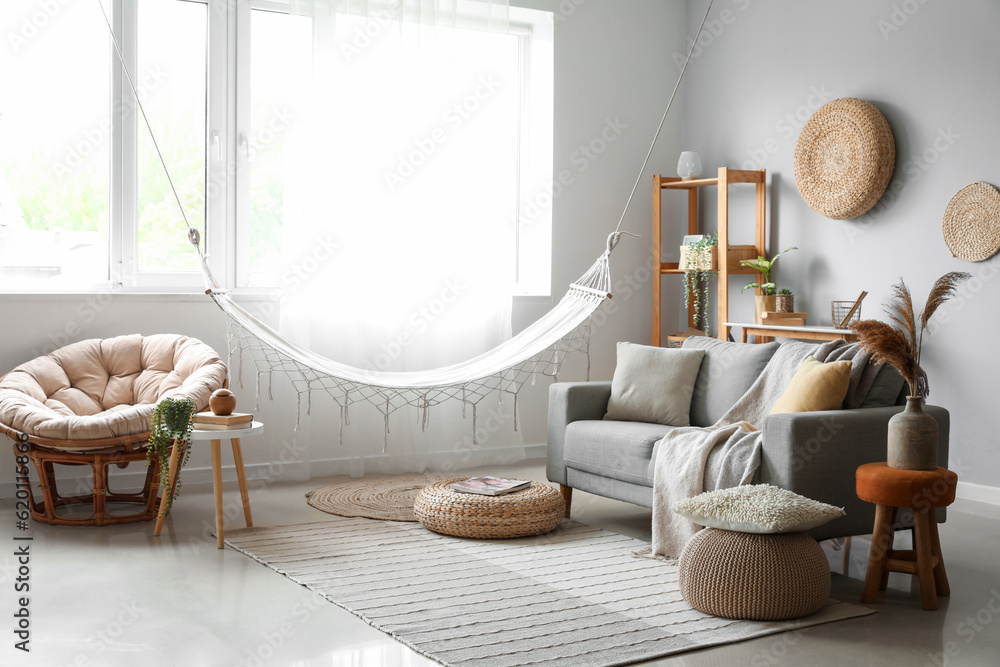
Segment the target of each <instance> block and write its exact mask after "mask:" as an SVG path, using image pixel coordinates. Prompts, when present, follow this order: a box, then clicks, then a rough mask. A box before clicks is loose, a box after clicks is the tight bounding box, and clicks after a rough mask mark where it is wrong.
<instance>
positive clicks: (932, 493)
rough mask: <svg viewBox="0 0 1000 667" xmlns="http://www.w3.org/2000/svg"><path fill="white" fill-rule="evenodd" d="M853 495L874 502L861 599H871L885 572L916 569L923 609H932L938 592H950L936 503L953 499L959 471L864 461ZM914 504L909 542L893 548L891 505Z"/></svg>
mask: <svg viewBox="0 0 1000 667" xmlns="http://www.w3.org/2000/svg"><path fill="white" fill-rule="evenodd" d="M856 480H857V493H858V498H860V499H861V500H867V501H868V502H870V503H875V504H876V505H877V508H876V510H875V530H874V532H873V534H872V550H871V555H870V556H869V557H868V573H867V575H866V576H865V587H864V589H863V591H862V593H861V601H862V602H864V603H866V604H871V603H872V602H875V598H876V596H877V595H878V592H879V591H884V590H885V589H886V586H887V585H888V583H889V573H890V572H902V573H905V574H912V575H916V576H917V577H918V579H919V580H920V598H921V601H922V602H923V607H924V609H937V606H938V602H937V596H938V595H944V596H947V595H950V594H951V588H950V587H949V586H948V575H947V574H946V573H945V570H944V558H942V556H941V542H940V540H939V539H938V528H937V512H936V511H935V510H936V508H938V507H947V506H948V505H950V504H952V503H953V502H954V501H955V487H956V485H957V484H958V475H956V474H955V473H953V472H952V471H950V470H948V469H947V468H937V469H936V470H900V469H898V468H890V467H889V466H888V464H886V463H867V464H865V465H863V466H861V467H860V468H858V472H857V476H856ZM900 507H910V508H912V509H913V543H914V548H913V549H909V550H905V551H899V550H894V549H893V548H892V540H893V536H894V534H895V527H896V510H897V509H898V508H900Z"/></svg>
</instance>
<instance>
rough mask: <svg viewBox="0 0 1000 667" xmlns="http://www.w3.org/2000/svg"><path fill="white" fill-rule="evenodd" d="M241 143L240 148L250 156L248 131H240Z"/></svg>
mask: <svg viewBox="0 0 1000 667" xmlns="http://www.w3.org/2000/svg"><path fill="white" fill-rule="evenodd" d="M239 145H240V150H241V151H243V155H245V156H247V157H250V142H249V141H247V133H246V132H240V140H239Z"/></svg>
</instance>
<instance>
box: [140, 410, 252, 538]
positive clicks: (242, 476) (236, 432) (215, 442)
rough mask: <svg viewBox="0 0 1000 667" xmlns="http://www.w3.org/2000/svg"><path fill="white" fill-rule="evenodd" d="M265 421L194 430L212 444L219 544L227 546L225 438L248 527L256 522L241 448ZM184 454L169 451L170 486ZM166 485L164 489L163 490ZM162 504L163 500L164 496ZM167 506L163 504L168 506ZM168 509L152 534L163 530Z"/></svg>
mask: <svg viewBox="0 0 1000 667" xmlns="http://www.w3.org/2000/svg"><path fill="white" fill-rule="evenodd" d="M263 431H264V425H263V424H262V423H260V422H257V421H255V422H253V424H252V425H251V426H250V428H237V429H228V430H225V431H202V430H198V429H195V430H193V431H191V441H192V442H204V441H205V440H208V441H209V442H210V443H211V446H212V482H213V486H214V487H215V534H216V535H217V536H218V547H219V548H220V549H222V548H223V546H225V544H224V540H223V529H224V518H225V517H224V514H223V511H222V441H223V440H229V441H230V442H231V443H232V447H233V462H234V463H235V464H236V479H237V480H238V481H239V483H240V495H241V496H242V498H243V518H244V519H245V520H246V524H247V527H248V528H249V527H250V526H252V525H253V517H252V516H251V514H250V494H249V493H248V492H247V477H246V473H245V472H244V470H243V450H242V449H241V448H240V439H241V438H247V437H250V436H254V435H259V434H260V433H263ZM183 455H184V452H183V448H182V447H174V449H173V451H172V452H171V454H170V479H169V485H170V488H171V489H173V488H176V486H177V469H178V467H179V464H180V461H181V459H182V457H183ZM165 492H166V489H164V493H165ZM160 504H161V506H162V505H163V500H162V496H161V500H160ZM165 509H166V508H164V510H165ZM166 516H167V513H166V511H163V510H161V511H160V514H159V516H158V517H157V518H156V527H155V528H154V529H153V535H154V536H157V535H159V534H160V530H161V529H162V528H163V520H164V519H165V518H166Z"/></svg>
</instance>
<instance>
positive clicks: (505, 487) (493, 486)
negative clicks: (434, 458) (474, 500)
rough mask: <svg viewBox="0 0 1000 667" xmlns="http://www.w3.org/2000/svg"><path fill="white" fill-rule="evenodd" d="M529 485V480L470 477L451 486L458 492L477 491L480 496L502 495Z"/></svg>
mask: <svg viewBox="0 0 1000 667" xmlns="http://www.w3.org/2000/svg"><path fill="white" fill-rule="evenodd" d="M529 486H531V480H527V479H505V478H503V477H472V478H470V479H467V480H465V481H464V482H455V483H454V484H452V485H451V488H452V489H454V490H455V491H458V492H459V493H478V494H479V495H482V496H502V495H503V494H505V493H512V492H514V491H520V490H521V489H526V488H528V487H529Z"/></svg>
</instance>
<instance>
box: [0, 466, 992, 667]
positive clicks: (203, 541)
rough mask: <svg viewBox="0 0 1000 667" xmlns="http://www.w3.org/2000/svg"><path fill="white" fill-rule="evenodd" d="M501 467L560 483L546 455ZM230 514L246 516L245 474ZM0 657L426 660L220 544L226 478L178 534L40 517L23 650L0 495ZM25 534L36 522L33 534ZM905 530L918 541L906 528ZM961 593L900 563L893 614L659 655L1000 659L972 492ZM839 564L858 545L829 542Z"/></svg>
mask: <svg viewBox="0 0 1000 667" xmlns="http://www.w3.org/2000/svg"><path fill="white" fill-rule="evenodd" d="M490 472H493V473H497V472H499V473H503V474H509V475H520V476H525V477H530V478H532V479H536V480H539V481H544V476H545V475H544V465H543V464H542V462H540V461H531V462H527V463H525V464H521V465H517V466H508V467H502V468H491V469H490ZM328 481H329V480H322V479H317V480H311V481H309V482H300V483H290V484H274V485H270V486H267V487H266V488H263V489H259V490H257V491H256V492H255V493H254V494H253V495H252V498H251V502H252V507H253V513H254V523H255V524H256V525H258V526H266V525H279V524H289V523H300V522H306V521H323V520H326V519H327V518H330V517H329V515H327V514H324V513H322V512H320V511H318V510H315V509H313V508H312V507H309V506H308V505H307V504H306V502H305V498H304V495H305V493H306V492H307V491H309V490H311V489H314V488H316V487H318V486H322V485H323V484H324V483H327V482H328ZM225 487H226V490H225V493H226V510H227V512H228V513H230V516H231V519H230V520H229V521H228V522H227V526H228V527H238V526H240V525H242V515H241V514H240V513H239V508H240V504H239V492H238V491H237V489H236V487H235V482H227V483H226V485H225ZM0 517H6V518H4V519H2V520H0V526H2V527H0V553H2V554H3V555H2V556H0V618H3V619H4V620H3V621H0V637H2V638H3V639H2V647H0V665H4V666H7V665H11V666H13V665H45V666H46V667H48V666H53V667H55V666H62V665H67V666H68V665H74V666H81V667H82V666H87V665H101V666H103V665H128V666H130V667H131V666H139V665H142V666H145V665H182V666H185V667H199V666H202V665H206V666H215V665H227V666H228V665H246V666H248V667H255V666H260V665H282V666H285V665H288V666H291V665H300V666H307V665H308V666H314V665H323V666H324V667H369V666H371V667H377V666H380V665H392V666H400V667H411V666H413V667H416V666H424V665H436V664H438V663H436V662H434V661H431V660H428V659H427V658H424V657H422V656H420V655H418V654H416V653H414V652H413V651H411V650H410V649H408V648H407V647H405V646H403V645H402V644H400V643H399V642H397V641H395V640H393V639H392V638H391V637H389V636H388V635H385V634H383V633H382V632H380V631H378V630H375V629H374V628H372V627H370V626H368V625H367V624H365V623H364V622H363V621H361V620H360V619H358V618H356V617H355V616H353V615H351V614H350V613H348V612H346V611H343V610H341V609H340V608H338V607H336V606H334V605H332V604H330V603H328V602H326V601H324V600H322V599H319V598H317V596H315V595H314V594H312V593H310V592H309V591H308V590H306V589H304V588H302V587H300V586H298V585H297V584H294V583H292V582H291V581H289V580H287V579H285V578H284V577H282V576H281V575H279V574H277V573H275V572H273V571H271V570H269V569H268V568H266V567H264V566H263V565H260V564H259V563H256V562H255V561H253V560H251V559H250V558H248V557H246V556H243V555H242V554H239V553H237V552H235V551H233V550H231V549H228V548H227V549H225V550H222V551H220V550H218V549H216V547H215V539H214V538H213V537H211V536H210V535H209V532H208V531H209V530H210V529H211V528H212V527H213V526H214V519H213V498H212V491H211V487H205V486H202V487H193V486H192V487H190V488H187V489H185V491H184V494H183V495H182V496H181V497H180V498H179V499H178V501H177V504H176V506H175V508H174V510H173V512H172V514H171V517H170V518H169V519H168V521H167V524H166V527H165V529H164V531H163V535H162V536H161V537H159V538H153V536H152V532H153V526H152V524H150V523H142V524H132V525H125V526H112V527H104V528H75V527H56V526H45V525H39V524H36V525H34V526H33V530H32V532H31V534H33V536H34V540H33V541H32V542H31V543H30V544H31V548H30V554H31V559H30V568H31V571H30V582H29V583H30V586H31V590H30V593H29V594H28V595H29V596H30V604H29V609H30V614H31V644H30V646H31V649H32V650H31V653H30V654H25V653H22V652H20V651H17V650H15V649H14V648H13V644H14V641H15V639H14V637H13V634H12V632H11V631H12V630H13V629H14V619H13V613H14V610H15V605H16V604H17V597H18V596H20V595H23V594H16V593H15V592H14V585H15V583H16V581H15V580H16V579H17V577H18V576H19V575H18V572H17V568H18V564H17V563H16V562H15V557H14V556H13V551H14V549H13V548H12V546H11V545H16V544H19V543H17V542H15V541H14V540H13V537H14V532H15V531H14V528H13V523H14V506H13V501H9V500H8V501H2V502H0ZM573 517H574V518H575V519H577V520H579V521H582V522H584V523H588V524H591V525H594V526H600V527H602V528H605V529H607V530H611V531H614V532H618V533H622V534H626V535H630V536H633V537H637V538H640V539H643V540H647V541H648V540H649V538H650V514H649V512H648V511H647V510H644V509H642V508H639V507H635V506H632V505H628V504H625V503H619V502H616V501H612V500H607V499H603V498H598V497H595V496H590V495H588V494H583V493H578V494H577V498H575V499H574V510H573ZM18 534H19V535H20V534H22V533H18ZM898 539H899V541H900V542H901V543H903V544H905V542H906V541H907V540H908V537H906V534H904V533H901V534H900V536H899V538H898ZM941 541H942V549H943V551H944V556H945V562H946V564H947V568H948V575H949V578H950V580H951V587H952V596H951V598H943V599H942V604H941V607H940V609H939V610H938V611H936V612H929V611H924V610H922V609H921V608H920V598H919V590H918V589H917V588H916V587H915V586H914V584H913V582H912V581H910V579H911V577H907V576H904V575H896V574H894V575H892V577H891V579H890V590H889V591H888V592H887V593H883V594H882V595H881V597H880V599H879V601H878V603H877V604H875V605H872V606H873V608H875V609H877V610H878V613H877V614H874V615H870V616H866V617H863V618H858V619H852V620H847V621H841V622H838V623H831V624H828V625H822V626H816V627H812V628H808V629H805V630H801V631H797V632H793V633H785V634H779V635H772V636H770V637H764V638H761V639H756V640H752V641H746V642H741V643H738V644H729V645H725V646H721V647H717V648H712V649H706V650H701V651H695V652H691V653H686V654H680V655H677V656H674V657H672V658H668V659H663V660H659V661H655V662H652V663H644V664H654V665H674V666H676V665H685V666H689V665H690V666H706V667H707V666H709V665H712V666H715V665H751V666H753V667H763V666H766V665H887V666H889V665H891V666H893V667H895V666H898V665H915V666H924V665H927V666H929V667H930V666H940V665H946V664H947V665H1000V622H998V623H994V619H995V618H996V617H998V616H1000V558H998V557H997V556H998V554H1000V508H998V507H995V506H991V505H984V504H980V503H972V502H963V501H958V502H956V504H955V505H954V506H953V509H952V511H951V513H950V516H949V520H948V522H947V523H946V524H944V525H943V526H942V527H941ZM824 548H825V549H827V551H828V555H829V557H830V562H831V564H832V565H833V566H834V570H835V571H837V572H839V570H840V567H841V564H842V560H843V552H842V551H837V550H834V549H833V548H832V547H831V545H829V543H825V545H824ZM867 551H868V544H867V542H866V541H865V540H863V539H858V538H856V539H855V540H854V543H853V546H852V552H851V557H850V559H849V572H848V576H842V575H840V574H835V575H834V576H833V596H834V597H836V598H838V599H841V600H845V601H851V602H857V600H858V598H859V596H860V593H861V584H862V581H861V579H862V577H863V573H864V567H865V565H866V562H867Z"/></svg>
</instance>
